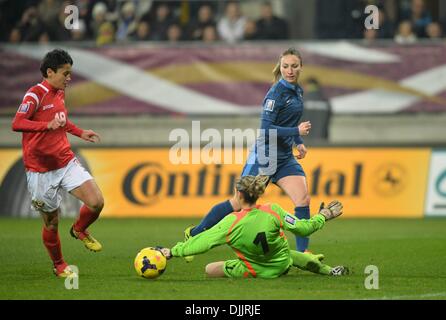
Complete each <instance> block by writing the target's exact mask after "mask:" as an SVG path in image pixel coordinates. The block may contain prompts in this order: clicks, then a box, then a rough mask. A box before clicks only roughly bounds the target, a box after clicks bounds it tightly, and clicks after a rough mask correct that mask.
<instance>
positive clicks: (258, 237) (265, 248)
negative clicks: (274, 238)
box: [253, 232, 269, 254]
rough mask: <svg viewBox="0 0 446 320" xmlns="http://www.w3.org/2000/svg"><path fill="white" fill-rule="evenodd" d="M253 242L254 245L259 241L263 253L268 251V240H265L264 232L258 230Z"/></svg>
mask: <svg viewBox="0 0 446 320" xmlns="http://www.w3.org/2000/svg"><path fill="white" fill-rule="evenodd" d="M253 243H254V244H255V245H258V244H259V243H260V244H261V245H262V249H263V254H267V253H268V251H269V246H268V242H266V234H265V232H259V233H257V235H256V238H255V239H254V241H253Z"/></svg>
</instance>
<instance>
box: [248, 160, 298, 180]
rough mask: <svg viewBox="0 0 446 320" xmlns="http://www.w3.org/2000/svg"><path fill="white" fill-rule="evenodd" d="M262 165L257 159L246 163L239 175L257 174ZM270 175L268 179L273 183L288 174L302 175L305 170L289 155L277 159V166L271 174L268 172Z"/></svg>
mask: <svg viewBox="0 0 446 320" xmlns="http://www.w3.org/2000/svg"><path fill="white" fill-rule="evenodd" d="M248 161H249V160H248ZM263 167H264V166H261V165H260V164H259V163H258V162H257V161H255V163H248V162H247V163H246V164H245V166H244V167H243V170H242V174H241V176H242V177H244V176H257V175H259V171H261V169H262V168H263ZM268 175H269V176H270V180H271V181H272V182H273V183H277V181H279V180H280V179H282V178H283V177H288V176H304V177H305V172H304V170H303V169H302V166H301V165H300V164H299V163H298V162H297V161H296V159H295V158H294V157H290V158H288V159H286V160H279V161H278V162H277V168H276V170H275V172H274V173H273V174H268Z"/></svg>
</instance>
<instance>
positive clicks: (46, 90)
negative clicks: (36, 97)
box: [37, 83, 49, 92]
mask: <svg viewBox="0 0 446 320" xmlns="http://www.w3.org/2000/svg"><path fill="white" fill-rule="evenodd" d="M37 85H38V86H39V87H41V88H42V89H43V90H45V92H48V91H49V90H48V88H47V87H45V86H44V85H43V84H41V83H38V84H37Z"/></svg>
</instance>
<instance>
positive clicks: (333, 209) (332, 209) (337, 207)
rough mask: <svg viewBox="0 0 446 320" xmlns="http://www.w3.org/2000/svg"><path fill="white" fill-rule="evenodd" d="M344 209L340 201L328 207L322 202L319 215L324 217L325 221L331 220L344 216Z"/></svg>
mask: <svg viewBox="0 0 446 320" xmlns="http://www.w3.org/2000/svg"><path fill="white" fill-rule="evenodd" d="M342 209H343V206H342V203H340V202H339V201H338V200H334V201H332V202H330V203H329V204H328V205H327V206H324V203H323V202H322V204H321V208H320V209H319V214H321V215H323V216H324V217H325V220H331V219H334V218H336V217H339V216H340V215H341V214H342Z"/></svg>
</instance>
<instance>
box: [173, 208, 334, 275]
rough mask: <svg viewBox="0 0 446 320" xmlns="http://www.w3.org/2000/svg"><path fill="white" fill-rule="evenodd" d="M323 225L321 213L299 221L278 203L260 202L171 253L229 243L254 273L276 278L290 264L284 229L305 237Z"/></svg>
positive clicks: (178, 254)
mask: <svg viewBox="0 0 446 320" xmlns="http://www.w3.org/2000/svg"><path fill="white" fill-rule="evenodd" d="M324 224H325V217H324V216H322V215H320V214H317V215H315V216H314V217H312V218H311V219H308V220H299V219H297V218H296V217H295V216H294V215H291V214H289V213H288V212H286V211H285V210H284V209H282V208H281V207H280V206H279V205H278V204H266V205H257V206H255V207H253V208H250V209H243V210H241V211H239V212H236V213H232V214H229V215H227V216H226V217H225V218H224V219H222V220H221V221H220V222H219V223H218V224H216V225H215V226H214V227H212V228H211V229H209V230H206V231H204V232H202V233H200V234H198V235H196V236H194V237H192V238H190V239H189V240H188V241H186V242H179V243H177V245H175V246H174V247H173V248H172V255H173V256H176V257H183V256H191V255H196V254H200V253H204V252H206V251H208V250H210V249H212V248H213V247H216V246H219V245H222V244H225V243H226V244H228V245H229V246H230V247H231V248H232V249H233V250H234V252H235V254H236V255H237V256H238V259H240V260H241V261H242V262H243V264H244V265H245V266H246V269H247V270H248V272H249V273H251V275H252V276H254V277H255V276H261V277H277V276H279V275H281V274H282V273H284V272H286V271H287V270H288V268H289V266H290V264H291V257H290V249H289V245H288V241H287V240H286V236H285V234H284V230H289V231H291V232H293V233H294V234H296V235H299V236H304V237H305V236H308V235H310V234H312V233H313V232H315V231H316V230H319V229H321V228H322V227H323V226H324Z"/></svg>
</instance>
